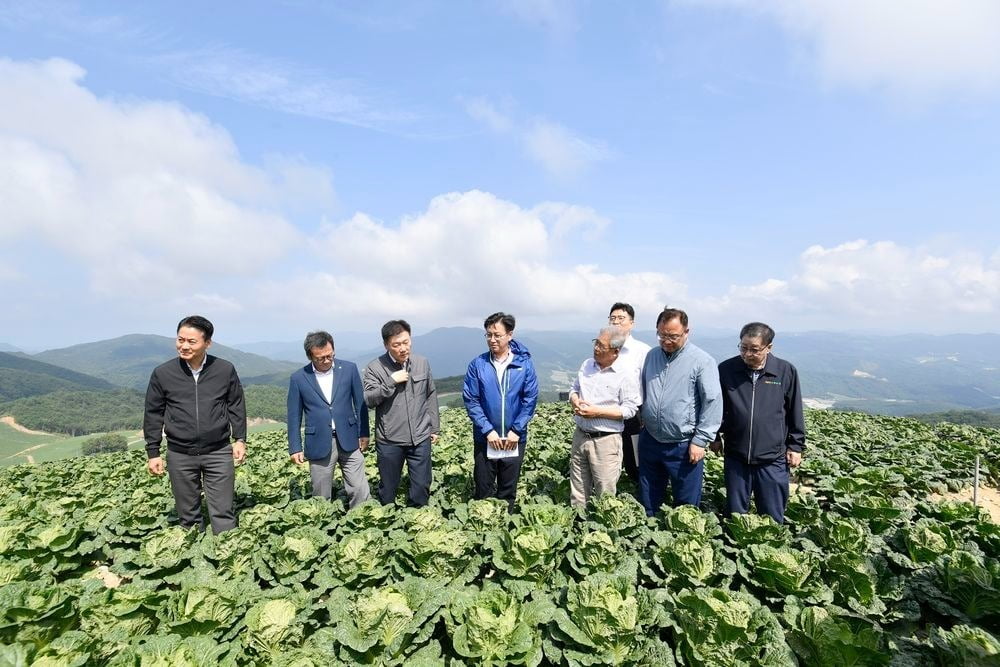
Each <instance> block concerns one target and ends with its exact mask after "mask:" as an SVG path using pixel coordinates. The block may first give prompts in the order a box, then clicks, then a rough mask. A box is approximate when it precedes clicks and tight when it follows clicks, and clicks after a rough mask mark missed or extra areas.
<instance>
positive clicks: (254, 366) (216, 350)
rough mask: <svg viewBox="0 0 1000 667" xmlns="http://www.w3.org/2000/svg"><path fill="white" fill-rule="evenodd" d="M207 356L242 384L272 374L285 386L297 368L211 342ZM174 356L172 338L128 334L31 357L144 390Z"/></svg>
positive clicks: (269, 379) (265, 379)
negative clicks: (231, 369) (228, 367)
mask: <svg viewBox="0 0 1000 667" xmlns="http://www.w3.org/2000/svg"><path fill="white" fill-rule="evenodd" d="M209 353H210V354H214V355H215V356H217V357H222V358H223V359H227V360H229V361H231V362H232V363H233V365H235V366H236V370H237V372H238V373H239V374H240V378H242V379H243V381H244V383H246V384H271V382H272V381H273V379H274V377H275V376H276V375H277V376H282V375H283V380H282V381H283V382H284V383H285V384H287V383H288V376H289V375H290V374H291V372H292V371H293V370H295V369H296V368H297V367H298V364H293V363H291V362H288V361H275V360H274V359H268V358H267V357H262V356H260V355H258V354H252V353H250V352H244V351H242V350H237V349H236V348H232V347H226V346H225V345H220V344H219V343H215V342H213V343H212V347H211V348H210V349H209ZM176 356H177V350H176V348H175V346H174V339H173V338H169V337H167V336H156V335H153V334H129V335H127V336H120V337H118V338H112V339H110V340H102V341H97V342H95V343H83V344H81V345H73V346H70V347H64V348H60V349H56V350H46V351H45V352H39V353H38V354H35V355H32V356H31V358H32V359H35V360H38V361H44V362H47V363H50V364H54V365H56V366H62V367H63V368H69V369H71V370H74V371H78V372H80V373H86V374H87V375H91V376H93V377H96V378H101V379H103V380H106V381H107V382H110V383H111V384H114V385H117V386H119V387H128V388H131V389H139V390H144V389H145V388H146V384H147V383H148V382H149V374H150V373H151V372H152V370H153V369H154V368H155V367H156V366H158V365H159V364H162V363H163V362H164V361H167V360H168V359H170V358H171V357H176ZM257 378H259V380H258V379H257Z"/></svg>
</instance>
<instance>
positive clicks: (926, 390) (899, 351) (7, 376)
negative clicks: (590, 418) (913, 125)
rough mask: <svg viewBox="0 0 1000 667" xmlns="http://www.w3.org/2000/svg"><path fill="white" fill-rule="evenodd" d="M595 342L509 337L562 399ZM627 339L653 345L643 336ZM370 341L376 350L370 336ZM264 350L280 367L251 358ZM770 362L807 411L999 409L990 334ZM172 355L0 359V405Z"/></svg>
mask: <svg viewBox="0 0 1000 667" xmlns="http://www.w3.org/2000/svg"><path fill="white" fill-rule="evenodd" d="M595 333H596V331H595V332H583V331H525V332H518V333H517V338H518V339H519V340H520V341H521V342H522V343H524V344H525V345H526V346H527V347H528V349H529V350H530V351H531V354H532V357H533V359H534V361H535V365H536V367H537V369H538V373H539V379H540V382H541V384H542V388H543V389H545V390H548V391H560V390H561V391H565V390H567V389H568V387H569V385H570V383H571V382H572V378H573V376H574V374H575V373H576V370H577V368H579V365H580V363H581V362H582V361H583V360H584V359H585V358H586V357H588V356H590V355H591V339H592V338H593V336H594V334H595ZM710 333H711V334H713V335H705V336H703V337H702V336H699V335H698V332H697V331H695V332H694V333H693V335H692V338H691V340H692V342H694V343H695V344H697V345H698V346H699V347H702V348H703V349H705V350H706V351H707V352H709V353H710V354H712V355H713V356H714V357H715V358H716V360H719V361H721V360H722V359H725V358H728V357H731V356H734V355H735V354H736V344H737V339H736V334H735V333H734V334H733V335H731V336H719V335H717V332H715V331H713V332H710ZM636 336H637V337H638V338H639V339H640V340H645V341H646V342H649V343H652V342H653V341H655V335H654V334H653V332H651V331H640V332H636ZM372 338H373V336H372V335H370V334H341V335H339V336H337V344H336V349H337V356H338V357H340V358H344V359H349V360H351V361H355V362H357V363H358V364H359V365H360V366H364V365H365V364H367V363H368V362H369V361H370V360H371V359H374V358H375V357H377V356H378V355H380V354H382V353H383V352H384V349H383V348H382V347H381V346H380V345H377V344H376V345H372V344H371V340H372ZM374 338H375V340H376V341H378V335H377V333H376V334H375V336H374ZM352 345H353V346H354V347H352ZM240 348H241V349H237V348H236V347H227V346H224V345H220V344H218V343H214V344H213V345H212V348H211V352H212V353H213V354H216V355H217V356H220V357H223V358H225V359H228V360H230V361H232V362H233V363H234V364H235V365H236V368H237V370H238V371H239V373H240V377H241V378H242V379H243V382H244V384H247V385H251V384H273V385H277V386H286V385H287V382H288V376H289V375H290V374H291V372H292V371H294V370H295V369H296V368H298V367H299V366H301V365H302V364H304V363H305V362H306V360H305V354H304V352H303V351H302V345H301V343H300V342H285V343H282V342H270V343H249V344H244V345H242V346H240ZM242 348H248V349H249V350H252V351H247V350H246V349H242ZM485 349H486V345H485V343H484V341H483V336H482V330H481V329H479V328H472V327H445V328H441V329H435V330H433V331H431V332H428V333H426V334H422V335H419V336H415V337H414V351H415V352H417V353H418V354H422V355H424V356H426V357H427V358H428V359H429V360H430V363H431V367H432V369H433V371H434V375H435V377H437V378H445V377H450V376H460V375H463V374H464V373H465V369H466V367H467V366H468V363H469V361H470V360H471V359H472V358H473V357H474V356H476V355H478V354H481V353H482V352H483V351H485ZM265 350H266V351H269V352H270V353H271V354H274V355H276V356H277V355H279V354H280V355H281V356H283V357H285V359H282V360H276V359H274V358H268V357H266V356H262V355H261V354H259V352H262V351H265ZM255 352H256V353H255ZM775 353H776V354H777V355H778V356H780V357H783V358H785V359H787V360H789V361H791V362H792V363H794V364H795V365H796V366H797V367H798V368H799V371H800V374H801V377H802V386H803V393H804V395H805V396H806V397H807V399H808V401H809V403H810V404H811V405H814V406H817V407H836V408H844V409H860V410H865V411H869V412H877V413H884V414H913V413H921V412H943V411H948V410H969V409H973V410H998V409H1000V335H996V334H981V335H950V336H932V335H926V334H911V335H904V336H878V335H870V334H836V333H828V332H807V333H796V334H786V335H781V334H779V336H778V338H777V339H776V340H775ZM175 354H176V352H175V349H174V342H173V339H172V338H169V337H166V336H155V335H145V334H130V335H127V336H121V337H119V338H114V339H111V340H105V341H98V342H95V343H85V344H82V345H74V346H71V347H66V348H61V349H57V350H47V351H45V352H41V353H39V354H36V355H25V354H23V353H17V354H8V353H0V402H3V401H8V400H13V399H14V398H19V397H22V396H27V395H35V394H41V393H47V392H51V391H58V390H79V389H82V388H89V389H94V390H102V389H109V388H112V385H114V386H116V387H128V388H134V389H139V390H143V389H144V388H145V386H146V383H147V381H148V379H149V374H150V372H151V371H152V369H153V368H154V367H155V366H156V365H158V364H160V363H162V362H163V361H165V360H167V359H170V358H171V357H173V356H174V355H175ZM286 359H287V360H286Z"/></svg>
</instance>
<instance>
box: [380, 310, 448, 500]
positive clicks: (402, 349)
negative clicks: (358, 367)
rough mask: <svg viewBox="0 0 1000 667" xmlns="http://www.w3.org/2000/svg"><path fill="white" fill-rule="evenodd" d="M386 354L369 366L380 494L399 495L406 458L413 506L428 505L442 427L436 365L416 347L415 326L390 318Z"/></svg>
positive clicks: (388, 497) (383, 496)
mask: <svg viewBox="0 0 1000 667" xmlns="http://www.w3.org/2000/svg"><path fill="white" fill-rule="evenodd" d="M382 344H383V345H384V346H385V354H383V355H382V356H380V357H379V358H378V359H374V360H372V362H371V363H370V364H368V366H367V368H365V377H364V390H365V403H367V405H368V407H369V408H374V409H375V452H376V453H377V454H378V459H377V462H378V475H379V482H378V498H379V501H380V502H381V503H382V504H383V505H388V504H390V503H392V502H393V501H394V500H395V499H396V491H397V489H398V488H399V478H400V476H401V475H402V472H403V462H404V461H405V462H406V468H407V472H408V473H409V476H410V491H409V504H410V505H413V506H416V507H423V506H424V505H426V504H427V501H428V499H429V498H430V491H431V445H432V444H433V443H434V442H435V441H436V440H437V437H438V432H439V431H440V430H441V427H440V421H439V410H438V400H437V389H436V388H435V386H434V378H433V377H431V367H430V364H429V363H427V359H425V358H424V357H422V356H420V355H417V354H413V353H412V351H411V345H412V341H411V339H410V325H409V323H408V322H407V321H406V320H389V321H388V322H386V323H385V325H384V326H383V327H382Z"/></svg>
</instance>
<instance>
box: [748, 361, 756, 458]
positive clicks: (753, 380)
mask: <svg viewBox="0 0 1000 667" xmlns="http://www.w3.org/2000/svg"><path fill="white" fill-rule="evenodd" d="M756 398H757V378H755V377H754V376H753V373H752V372H751V375H750V442H749V443H748V444H747V465H750V457H751V456H752V454H753V407H754V403H755V402H756Z"/></svg>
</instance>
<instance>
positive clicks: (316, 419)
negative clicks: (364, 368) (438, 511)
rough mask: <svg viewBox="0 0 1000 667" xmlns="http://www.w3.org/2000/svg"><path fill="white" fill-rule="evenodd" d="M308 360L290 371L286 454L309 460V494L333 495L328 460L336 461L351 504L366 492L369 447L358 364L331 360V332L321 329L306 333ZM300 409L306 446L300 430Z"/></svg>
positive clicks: (300, 461) (366, 495) (368, 494)
mask: <svg viewBox="0 0 1000 667" xmlns="http://www.w3.org/2000/svg"><path fill="white" fill-rule="evenodd" d="M303 348H305V352H306V357H308V358H309V360H310V363H309V364H306V365H305V366H304V367H302V368H300V369H299V370H297V371H295V372H294V373H292V378H291V380H290V381H289V382H288V454H289V455H290V456H291V457H292V461H293V462H295V463H297V464H299V465H302V464H304V463H305V462H306V461H307V460H308V461H309V476H310V478H311V479H312V492H313V495H314V496H321V497H323V498H326V499H328V500H329V499H330V498H331V497H332V496H333V466H334V464H335V463H338V464H339V465H340V472H341V473H342V474H343V475H344V491H345V492H346V493H347V500H348V504H349V505H350V506H351V507H355V506H357V505H359V504H361V503H363V502H365V501H366V500H368V499H369V498H370V497H371V492H370V490H369V488H368V478H367V477H366V476H365V459H364V456H362V453H363V452H364V451H365V450H366V449H368V437H369V429H368V407H367V406H366V405H365V395H364V391H363V390H362V387H361V375H360V374H359V373H358V367H357V366H356V365H354V364H353V363H351V362H350V361H341V360H339V359H337V360H336V361H335V360H334V355H333V336H331V335H330V334H328V333H327V332H325V331H313V332H310V333H309V334H307V335H306V339H305V342H304V343H303ZM303 414H305V418H306V419H305V436H306V437H305V447H303V443H302V435H301V433H300V432H299V431H300V428H301V426H302V415H303Z"/></svg>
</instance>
